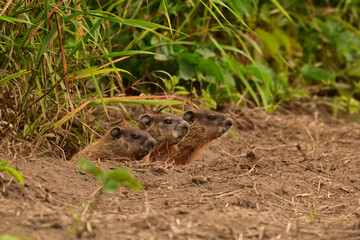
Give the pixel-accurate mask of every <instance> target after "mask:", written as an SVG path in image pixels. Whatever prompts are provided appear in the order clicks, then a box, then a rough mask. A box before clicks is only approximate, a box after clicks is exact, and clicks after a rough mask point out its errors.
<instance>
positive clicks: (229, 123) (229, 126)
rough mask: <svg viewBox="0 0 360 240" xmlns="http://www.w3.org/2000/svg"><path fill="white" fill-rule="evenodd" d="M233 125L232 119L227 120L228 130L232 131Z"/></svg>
mask: <svg viewBox="0 0 360 240" xmlns="http://www.w3.org/2000/svg"><path fill="white" fill-rule="evenodd" d="M232 125H233V122H232V120H231V119H227V120H226V121H225V127H226V129H230V128H231V126H232Z"/></svg>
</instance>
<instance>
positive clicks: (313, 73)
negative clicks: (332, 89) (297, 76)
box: [301, 64, 335, 83]
mask: <svg viewBox="0 0 360 240" xmlns="http://www.w3.org/2000/svg"><path fill="white" fill-rule="evenodd" d="M301 74H302V75H303V76H304V78H306V79H311V80H316V81H318V82H324V83H335V76H334V74H333V73H330V72H328V71H326V70H325V69H322V68H317V67H315V66H314V65H312V64H307V65H305V66H303V67H302V68H301Z"/></svg>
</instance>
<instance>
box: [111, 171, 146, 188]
mask: <svg viewBox="0 0 360 240" xmlns="http://www.w3.org/2000/svg"><path fill="white" fill-rule="evenodd" d="M108 181H116V182H118V183H120V184H121V185H124V186H125V187H127V188H129V189H131V190H140V189H142V185H141V183H140V182H139V181H138V180H137V179H136V178H135V177H134V176H133V175H132V174H131V172H130V171H129V170H127V169H125V168H117V169H115V170H113V171H111V172H109V173H108V174H107V175H106V177H105V185H106V182H108ZM110 186H114V184H113V183H111V182H110Z"/></svg>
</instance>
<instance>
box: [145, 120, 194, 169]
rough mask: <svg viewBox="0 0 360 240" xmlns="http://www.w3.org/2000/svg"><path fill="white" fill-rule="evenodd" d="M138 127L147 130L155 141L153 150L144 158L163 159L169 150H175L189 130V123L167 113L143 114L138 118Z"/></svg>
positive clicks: (151, 159) (151, 160)
mask: <svg viewBox="0 0 360 240" xmlns="http://www.w3.org/2000/svg"><path fill="white" fill-rule="evenodd" d="M138 127H139V128H140V129H141V130H144V131H147V132H148V133H149V134H150V135H151V136H152V137H153V138H154V139H155V140H156V142H157V144H156V146H155V148H154V150H153V151H152V152H151V153H150V155H149V156H148V157H147V158H145V160H146V161H149V162H155V161H156V160H163V161H165V160H166V159H164V157H166V156H168V155H169V153H170V152H171V151H176V144H177V143H179V142H180V141H181V140H182V139H183V138H184V137H185V136H186V134H187V133H188V131H189V127H190V125H189V123H187V122H186V121H185V120H184V119H182V118H180V117H177V116H173V115H169V114H145V115H142V116H141V117H140V118H139V124H138Z"/></svg>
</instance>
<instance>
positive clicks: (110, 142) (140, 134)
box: [73, 127, 156, 160]
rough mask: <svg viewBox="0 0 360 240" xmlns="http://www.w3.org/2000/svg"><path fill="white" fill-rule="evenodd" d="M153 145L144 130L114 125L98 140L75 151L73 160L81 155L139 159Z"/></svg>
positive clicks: (92, 158) (153, 142) (90, 157)
mask: <svg viewBox="0 0 360 240" xmlns="http://www.w3.org/2000/svg"><path fill="white" fill-rule="evenodd" d="M155 145H156V141H155V140H154V139H153V138H152V137H151V136H150V135H149V134H148V133H147V132H145V131H141V130H138V129H135V128H132V127H121V128H120V127H114V128H112V129H111V130H110V132H108V133H106V134H105V135H104V136H103V137H102V138H101V139H100V140H98V141H97V142H95V143H92V144H90V145H89V146H87V147H86V148H84V149H83V150H81V151H80V152H79V153H77V154H76V155H75V156H74V157H73V160H78V159H79V158H81V157H85V158H88V159H91V160H97V159H100V160H103V159H130V160H140V159H142V158H144V157H145V156H146V155H148V154H149V152H150V151H151V150H152V149H153V148H154V147H155Z"/></svg>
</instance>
